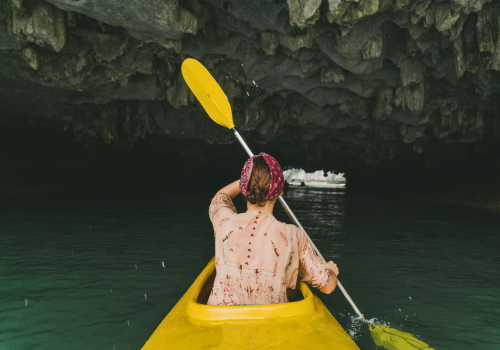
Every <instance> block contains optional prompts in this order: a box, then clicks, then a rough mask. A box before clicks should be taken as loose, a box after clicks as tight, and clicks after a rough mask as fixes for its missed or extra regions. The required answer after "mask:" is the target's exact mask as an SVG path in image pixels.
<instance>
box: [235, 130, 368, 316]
mask: <svg viewBox="0 0 500 350" xmlns="http://www.w3.org/2000/svg"><path fill="white" fill-rule="evenodd" d="M231 130H232V131H233V133H234V136H236V138H237V139H238V141H239V142H240V143H241V145H242V146H243V148H244V149H245V151H246V152H247V154H248V156H249V157H253V155H254V154H253V153H252V151H251V150H250V148H249V147H248V145H247V144H246V142H245V140H243V138H242V137H241V135H240V133H239V132H238V130H236V128H232V129H231ZM278 198H279V201H280V203H281V205H282V206H283V209H284V210H285V212H286V214H287V215H288V217H289V218H290V220H292V222H293V223H294V224H295V225H297V226H298V227H300V229H301V230H302V231H303V232H304V234H305V235H306V237H307V239H308V240H309V242H311V245H312V246H313V248H314V250H315V251H316V254H318V256H319V257H320V258H321V261H323V263H326V260H325V258H323V255H321V253H320V251H319V249H318V248H317V247H316V245H315V244H314V242H313V241H312V239H311V237H309V235H308V234H307V232H306V230H304V227H302V225H301V224H300V222H299V220H298V219H297V217H296V216H295V214H294V213H293V211H292V209H290V207H289V206H288V204H286V201H285V199H284V198H283V196H279V197H278ZM337 286H338V287H339V288H340V290H341V291H342V294H344V296H345V298H346V299H347V301H349V303H350V304H351V306H352V308H353V309H354V311H356V313H357V314H358V316H359V317H361V318H364V317H363V314H362V313H361V311H359V309H358V307H357V306H356V304H354V301H352V299H351V297H350V296H349V294H347V291H346V290H345V289H344V287H343V286H342V283H340V281H339V280H338V279H337Z"/></svg>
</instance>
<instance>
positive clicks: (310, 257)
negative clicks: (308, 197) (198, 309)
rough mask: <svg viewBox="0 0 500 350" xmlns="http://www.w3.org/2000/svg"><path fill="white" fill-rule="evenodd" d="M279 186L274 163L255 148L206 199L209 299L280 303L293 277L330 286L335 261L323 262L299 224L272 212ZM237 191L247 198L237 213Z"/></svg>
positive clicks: (332, 285) (281, 184)
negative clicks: (237, 172) (211, 264)
mask: <svg viewBox="0 0 500 350" xmlns="http://www.w3.org/2000/svg"><path fill="white" fill-rule="evenodd" d="M283 188H284V179H283V172H282V170H281V167H280V165H279V164H278V162H277V161H276V159H274V158H273V157H271V156H269V155H267V154H265V153H260V154H259V155H257V156H254V157H251V158H250V159H248V160H247V162H246V163H245V166H244V167H243V170H242V172H241V179H240V180H238V181H235V182H233V183H232V184H229V185H227V186H226V187H224V188H223V189H221V190H220V191H219V192H217V194H216V195H215V197H214V198H213V199H212V203H211V204H210V210H209V215H210V220H211V221H212V224H213V227H214V234H215V266H216V270H217V274H216V277H215V281H214V286H213V288H212V293H211V294H210V298H209V299H208V304H209V305H248V304H254V305H255V304H279V303H286V302H288V299H287V296H286V289H287V288H292V289H295V287H296V285H297V280H298V279H300V280H302V281H305V282H308V283H309V284H311V285H312V286H313V287H316V288H319V290H320V291H322V292H323V293H326V294H330V293H331V292H332V291H333V290H334V289H335V287H336V285H337V275H338V273H339V271H338V268H337V265H335V264H334V263H333V262H332V261H329V262H328V263H326V264H323V263H322V262H321V260H320V259H319V257H318V256H317V255H316V253H315V252H314V250H313V248H312V246H311V243H310V242H309V240H308V239H307V237H306V235H305V234H304V232H303V231H302V230H301V229H299V228H298V227H297V226H295V225H287V224H285V223H282V222H279V221H278V220H276V219H275V218H274V216H273V208H274V205H275V204H276V201H277V199H278V197H279V196H281V195H282V194H283ZM240 193H241V194H243V196H244V198H245V200H246V202H247V211H246V213H242V214H238V213H237V212H236V209H235V207H234V205H233V202H232V199H233V198H234V197H236V196H237V195H238V194H240Z"/></svg>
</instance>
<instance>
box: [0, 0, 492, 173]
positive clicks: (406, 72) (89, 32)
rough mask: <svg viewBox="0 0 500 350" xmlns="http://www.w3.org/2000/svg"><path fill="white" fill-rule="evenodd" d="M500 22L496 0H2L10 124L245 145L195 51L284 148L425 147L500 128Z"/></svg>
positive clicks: (252, 129)
mask: <svg viewBox="0 0 500 350" xmlns="http://www.w3.org/2000/svg"><path fill="white" fill-rule="evenodd" d="M499 28H500V1H494V0H439V1H438V0H286V1H285V0H251V1H249V0H148V1H144V0H121V1H117V0H101V1H83V0H77V1H75V0H45V1H44V0H0V110H1V111H2V112H1V117H0V127H2V125H3V127H5V125H6V124H5V123H6V122H9V123H21V124H26V125H30V124H33V125H36V123H37V122H38V121H42V120H43V121H50V122H51V123H57V124H60V125H61V126H62V127H63V128H64V130H67V131H68V132H71V133H73V134H74V137H75V138H76V139H77V140H80V141H81V142H87V143H88V142H94V141H96V140H102V141H103V142H104V143H109V144H116V145H126V146H127V147H133V144H134V143H135V142H136V141H138V140H140V139H142V138H144V137H146V136H147V135H149V134H155V135H159V136H163V137H167V138H188V139H199V140H203V142H207V143H210V144H226V143H230V142H234V140H233V139H232V136H231V135H230V133H229V132H227V131H226V130H224V129H223V128H221V127H219V126H217V125H215V124H213V123H212V122H210V121H209V120H208V117H207V116H206V115H205V114H204V112H203V110H202V109H201V107H200V105H199V104H198V103H197V102H196V100H195V98H194V96H193V95H192V94H191V93H190V91H189V89H188V87H187V85H186V84H185V82H184V80H183V78H182V76H181V73H180V65H181V63H182V61H183V60H184V59H185V58H188V57H193V58H196V59H198V60H200V61H201V62H202V63H203V64H204V65H205V66H206V67H207V68H208V70H209V71H210V72H211V73H212V75H213V76H214V77H215V79H216V80H217V81H218V82H219V83H220V85H221V86H222V88H223V89H224V91H225V93H226V94H227V97H228V99H229V101H230V103H231V106H232V108H233V114H234V118H235V123H236V125H237V126H238V128H239V130H240V131H241V132H242V133H243V134H251V135H252V140H255V141H256V142H259V143H262V144H269V145H273V147H275V148H276V149H278V148H280V147H281V150H280V152H282V153H283V154H287V153H288V154H291V153H294V152H295V153H298V152H300V153H302V154H305V158H303V160H304V161H305V162H309V163H311V164H314V163H318V162H320V161H321V159H324V158H325V157H327V156H328V155H329V154H330V155H331V154H337V155H338V154H342V155H346V157H350V158H352V159H356V160H357V161H361V162H364V163H377V162H382V161H391V160H393V159H394V157H395V156H404V155H405V154H423V155H425V154H430V153H432V152H434V151H436V150H439V149H445V148H446V147H450V145H452V144H471V143H475V142H477V141H479V140H482V139H498V138H499V137H500V121H499V120H500V117H499V115H498V113H499V112H500V107H499V105H498V98H499V92H500V73H499V71H500V35H499V33H500V31H499ZM280 145H283V147H282V146H280ZM285 145H288V146H286V147H285ZM199 152H201V153H203V150H199ZM297 165H301V164H297Z"/></svg>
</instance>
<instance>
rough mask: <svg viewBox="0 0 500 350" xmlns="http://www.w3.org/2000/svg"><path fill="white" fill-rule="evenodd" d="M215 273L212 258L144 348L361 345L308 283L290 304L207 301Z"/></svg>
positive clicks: (341, 348)
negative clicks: (220, 304)
mask: <svg viewBox="0 0 500 350" xmlns="http://www.w3.org/2000/svg"><path fill="white" fill-rule="evenodd" d="M214 278H215V262H214V259H212V260H211V261H210V262H209V263H208V265H207V267H205V269H204V270H203V271H202V272H201V274H200V275H199V276H198V278H197V279H196V280H195V281H194V283H193V284H192V285H191V287H190V288H189V289H188V291H187V292H186V293H185V294H184V296H183V297H182V298H181V299H180V300H179V302H178V303H177V304H176V305H175V306H174V308H173V309H172V310H171V311H170V312H169V314H168V315H167V317H165V319H164V320H163V322H162V323H161V324H160V325H159V326H158V328H157V329H156V331H155V332H154V333H153V335H152V336H151V338H149V340H148V341H147V343H146V344H145V345H144V347H143V348H142V349H143V350H159V349H286V350H292V349H332V350H351V349H358V350H359V348H358V346H357V345H356V344H355V343H354V341H353V340H352V339H351V338H350V337H349V335H347V333H346V332H345V331H344V329H343V328H342V327H341V326H340V324H339V323H338V322H337V320H336V319H335V318H334V317H333V316H332V314H331V313H330V311H328V309H327V308H326V306H325V305H324V304H323V303H322V302H321V300H320V299H319V298H318V297H317V296H315V295H314V294H313V293H312V292H311V290H310V289H309V287H308V286H307V285H306V284H305V283H303V282H301V283H300V284H299V288H300V292H299V291H297V292H296V293H295V295H294V296H292V295H290V296H289V300H290V302H289V303H287V304H274V305H245V306H212V305H206V301H207V300H208V297H209V295H210V291H211V288H212V284H213V280H214Z"/></svg>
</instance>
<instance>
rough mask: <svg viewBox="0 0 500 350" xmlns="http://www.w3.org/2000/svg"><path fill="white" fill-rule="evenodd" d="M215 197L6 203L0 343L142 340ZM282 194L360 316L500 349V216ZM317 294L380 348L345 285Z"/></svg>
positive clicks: (200, 235) (205, 242)
mask: <svg viewBox="0 0 500 350" xmlns="http://www.w3.org/2000/svg"><path fill="white" fill-rule="evenodd" d="M210 199H211V198H210V196H209V195H200V196H186V197H182V198H176V200H175V201H174V200H172V199H168V198H162V199H160V198H156V199H151V198H148V199H145V198H142V199H141V198H107V197H92V196H86V197H83V196H78V197H74V196H73V197H53V196H52V197H37V198H30V199H24V200H16V201H9V202H7V201H4V202H3V203H2V204H0V349H2V350H4V349H8V350H11V349H13V350H17V349H23V350H24V349H116V350H121V349H140V348H141V346H142V345H143V344H144V343H145V341H146V340H147V339H148V338H149V336H150V335H151V334H152V332H153V331H154V330H155V328H156V327H157V326H158V325H159V324H160V322H161V321H162V319H163V318H164V317H165V315H166V314H167V313H168V312H169V310H170V309H171V308H172V307H173V306H174V305H175V303H176V302H177V300H178V299H179V298H180V297H181V296H182V294H183V293H184V292H185V291H186V289H187V288H188V287H189V286H190V284H191V283H192V282H193V280H194V279H195V278H196V276H197V275H198V274H199V272H200V271H201V269H202V268H203V267H204V266H205V265H206V263H207V262H208V260H209V259H210V258H211V257H212V256H213V252H214V247H213V233H212V230H211V225H210V223H209V220H208V214H207V210H208V204H209V202H210ZM286 199H287V201H288V203H289V205H290V206H291V207H292V208H293V209H294V210H295V213H296V215H297V217H298V218H299V219H301V221H302V224H303V226H304V227H305V228H306V229H307V230H308V232H309V234H310V235H311V236H312V237H313V239H314V240H315V242H316V243H317V245H318V247H319V248H320V249H321V251H322V252H323V255H324V256H325V257H327V258H330V259H333V260H334V261H335V262H336V263H337V264H338V266H339V268H340V276H339V277H340V280H341V281H342V282H343V284H344V287H345V288H346V289H347V291H348V292H349V293H350V294H351V297H352V298H353V299H354V301H355V302H356V303H357V305H358V307H359V308H360V309H361V311H362V312H363V313H364V314H365V316H366V317H367V318H375V319H376V320H378V321H380V322H385V323H390V324H391V325H392V326H393V327H394V328H397V329H400V330H403V331H406V332H411V333H413V334H415V335H417V336H418V338H419V339H421V340H423V341H425V342H427V343H429V345H430V346H431V347H433V348H435V349H497V348H500V330H499V329H500V327H499V326H498V324H499V321H500V301H499V295H500V259H499V254H498V251H499V248H500V217H499V216H498V215H495V214H490V213H483V212H476V211H473V210H470V209H463V208H449V207H445V206H439V205H434V204H427V203H419V202H410V201H403V200H396V199H386V198H379V197H361V196H353V195H350V194H346V193H345V192H335V191H331V190H330V191H329V190H305V189H290V190H289V191H288V192H287V193H286ZM236 204H237V207H238V208H239V209H242V202H241V200H239V201H237V203H236ZM276 216H277V217H278V218H279V219H281V220H285V214H284V213H283V212H282V211H281V210H279V211H277V213H276ZM162 262H163V264H162ZM163 265H164V266H165V267H163ZM321 298H322V300H323V301H324V302H325V304H326V305H327V306H328V307H329V309H330V310H331V312H332V313H333V314H334V316H336V318H337V319H338V320H339V322H340V323H341V324H342V326H343V327H344V328H345V329H346V330H347V331H348V332H349V333H350V334H351V336H352V337H353V339H354V340H355V341H356V343H357V344H358V345H359V347H360V348H361V349H375V348H376V346H375V345H374V343H373V341H372V339H371V336H370V334H369V331H368V329H367V327H366V326H365V325H363V324H360V323H359V322H358V321H357V320H356V318H355V317H353V312H352V310H351V308H350V306H349V304H348V303H347V302H346V301H345V300H344V298H343V297H342V295H341V293H340V291H338V290H337V291H335V292H334V293H333V294H332V295H330V296H321Z"/></svg>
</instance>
